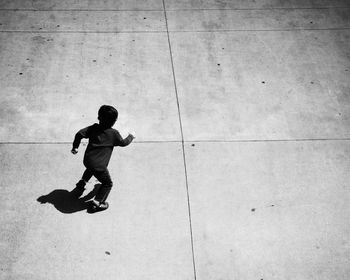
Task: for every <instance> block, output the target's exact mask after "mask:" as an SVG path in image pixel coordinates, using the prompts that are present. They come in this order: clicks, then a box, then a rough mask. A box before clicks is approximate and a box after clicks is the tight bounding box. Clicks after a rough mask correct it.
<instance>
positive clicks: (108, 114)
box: [98, 105, 118, 127]
mask: <svg viewBox="0 0 350 280" xmlns="http://www.w3.org/2000/svg"><path fill="white" fill-rule="evenodd" d="M98 119H99V121H100V124H101V125H103V126H105V127H112V126H113V125H114V124H115V122H116V121H117V119H118V111H117V109H115V108H114V107H112V106H109V105H103V106H101V108H100V109H99V110H98Z"/></svg>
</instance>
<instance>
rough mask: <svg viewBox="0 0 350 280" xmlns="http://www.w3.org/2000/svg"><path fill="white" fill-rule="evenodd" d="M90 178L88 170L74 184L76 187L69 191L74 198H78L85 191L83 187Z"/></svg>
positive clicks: (90, 173) (90, 174)
mask: <svg viewBox="0 0 350 280" xmlns="http://www.w3.org/2000/svg"><path fill="white" fill-rule="evenodd" d="M91 177H92V172H91V171H90V170H88V169H86V170H85V171H84V174H83V177H82V178H81V179H80V180H79V182H78V183H76V187H75V188H74V189H73V190H72V191H71V193H72V194H73V195H74V196H75V197H77V198H78V197H80V196H81V195H82V194H83V193H84V190H85V185H86V183H87V182H89V180H90V179H91Z"/></svg>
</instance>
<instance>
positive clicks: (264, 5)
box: [166, 0, 350, 10]
mask: <svg viewBox="0 0 350 280" xmlns="http://www.w3.org/2000/svg"><path fill="white" fill-rule="evenodd" d="M349 5H350V4H349V1H347V0H334V1H333V0H288V1H285V0H261V1H255V0H248V1H246V0H234V1H232V0H192V1H187V0H177V1H166V9H167V10H179V9H278V8H325V7H349Z"/></svg>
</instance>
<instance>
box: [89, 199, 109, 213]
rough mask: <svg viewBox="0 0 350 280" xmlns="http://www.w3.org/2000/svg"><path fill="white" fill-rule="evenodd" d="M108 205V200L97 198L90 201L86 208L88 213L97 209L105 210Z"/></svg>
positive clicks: (97, 210)
mask: <svg viewBox="0 0 350 280" xmlns="http://www.w3.org/2000/svg"><path fill="white" fill-rule="evenodd" d="M108 207H109V204H108V202H106V201H105V202H99V201H97V200H93V201H91V205H90V207H89V208H88V213H96V212H99V211H103V210H107V209H108Z"/></svg>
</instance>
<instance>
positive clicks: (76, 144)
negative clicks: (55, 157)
mask: <svg viewBox="0 0 350 280" xmlns="http://www.w3.org/2000/svg"><path fill="white" fill-rule="evenodd" d="M89 128H90V126H88V127H85V128H83V129H81V130H79V131H78V132H77V134H75V137H74V141H73V147H72V150H71V152H72V154H74V155H75V154H76V153H78V148H79V145H80V142H81V139H83V138H88V130H89Z"/></svg>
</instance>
